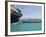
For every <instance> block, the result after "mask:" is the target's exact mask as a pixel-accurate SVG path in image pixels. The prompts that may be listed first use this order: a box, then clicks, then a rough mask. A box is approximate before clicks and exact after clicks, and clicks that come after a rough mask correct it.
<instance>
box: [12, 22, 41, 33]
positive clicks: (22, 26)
mask: <svg viewBox="0 0 46 37" xmlns="http://www.w3.org/2000/svg"><path fill="white" fill-rule="evenodd" d="M41 29H42V24H41V23H17V24H16V23H12V24H11V32H22V31H40V30H41Z"/></svg>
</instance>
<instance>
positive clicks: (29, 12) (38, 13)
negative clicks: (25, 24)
mask: <svg viewBox="0 0 46 37" xmlns="http://www.w3.org/2000/svg"><path fill="white" fill-rule="evenodd" d="M15 7H16V8H18V9H19V10H21V13H22V14H23V16H22V17H21V19H23V18H42V7H41V6H33V5H16V6H15Z"/></svg>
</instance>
